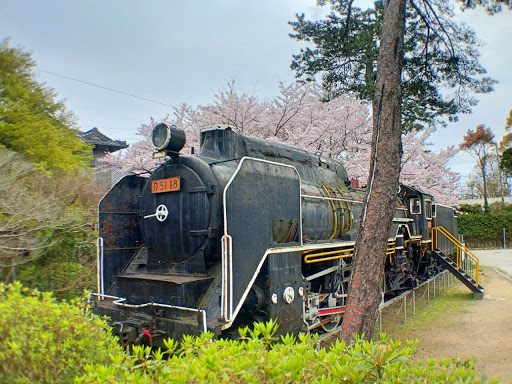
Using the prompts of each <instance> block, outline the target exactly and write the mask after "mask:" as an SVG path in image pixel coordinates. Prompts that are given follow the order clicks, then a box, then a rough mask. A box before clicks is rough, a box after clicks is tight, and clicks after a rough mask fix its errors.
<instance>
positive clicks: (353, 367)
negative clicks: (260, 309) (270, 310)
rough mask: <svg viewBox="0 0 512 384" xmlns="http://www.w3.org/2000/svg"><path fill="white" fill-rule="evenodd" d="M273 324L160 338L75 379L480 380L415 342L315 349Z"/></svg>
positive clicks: (312, 340)
mask: <svg viewBox="0 0 512 384" xmlns="http://www.w3.org/2000/svg"><path fill="white" fill-rule="evenodd" d="M275 330H276V324H275V323H272V322H270V323H267V324H255V327H254V330H252V331H250V330H249V329H247V328H245V329H243V330H241V331H240V334H241V338H240V339H239V340H216V341H213V340H212V338H213V334H211V333H205V334H203V335H202V336H200V337H185V338H184V340H183V342H182V343H181V345H180V346H179V347H178V343H176V342H175V341H173V340H167V341H166V346H167V348H168V351H167V352H161V351H160V350H154V351H151V349H150V348H149V347H142V346H140V347H134V350H133V354H132V355H131V356H125V358H124V359H121V358H120V359H118V360H117V361H115V362H114V363H111V364H95V365H94V364H91V365H88V366H87V367H86V371H87V372H86V374H85V375H83V376H82V377H80V378H77V379H76V382H77V383H82V384H84V383H167V382H170V383H319V384H330V383H430V384H432V383H483V382H486V381H487V378H486V377H482V378H476V375H475V369H474V366H473V363H474V361H473V360H468V361H464V362H462V361H460V359H458V358H457V359H443V360H441V361H439V362H437V361H435V360H434V359H429V360H428V361H427V362H425V363H423V362H415V361H414V360H413V359H412V355H413V353H414V349H415V346H416V343H414V342H407V346H406V347H402V346H401V344H400V342H394V341H390V340H388V339H387V338H386V336H385V335H381V340H379V341H377V342H372V341H363V340H361V339H357V340H356V341H355V343H353V344H352V345H351V346H349V347H347V346H346V345H345V343H343V342H339V341H337V342H336V343H335V344H334V345H332V346H331V347H330V348H329V349H328V350H326V349H324V348H318V347H317V346H318V343H317V338H316V337H315V336H312V335H308V334H299V335H298V336H297V337H294V336H290V335H287V336H282V337H281V339H280V342H279V343H276V341H277V339H275V338H274V337H273V334H274V332H275Z"/></svg>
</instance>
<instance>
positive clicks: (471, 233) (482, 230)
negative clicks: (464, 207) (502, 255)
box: [457, 203, 512, 248]
mask: <svg viewBox="0 0 512 384" xmlns="http://www.w3.org/2000/svg"><path fill="white" fill-rule="evenodd" d="M457 224H458V229H459V232H460V233H461V234H462V235H464V240H465V241H466V243H467V244H468V245H469V246H470V247H475V248H488V247H491V248H493V247H496V246H498V247H500V246H502V245H503V228H505V235H506V236H507V238H506V242H507V243H509V244H510V241H512V206H511V205H503V204H501V203H498V204H493V205H491V212H489V213H486V212H476V213H469V214H465V215H461V216H459V217H458V218H457Z"/></svg>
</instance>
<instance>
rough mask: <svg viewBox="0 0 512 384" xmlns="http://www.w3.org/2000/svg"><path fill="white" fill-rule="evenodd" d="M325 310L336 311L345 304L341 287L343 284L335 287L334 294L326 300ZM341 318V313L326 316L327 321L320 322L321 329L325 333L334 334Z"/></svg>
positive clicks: (343, 291) (343, 290)
mask: <svg viewBox="0 0 512 384" xmlns="http://www.w3.org/2000/svg"><path fill="white" fill-rule="evenodd" d="M326 304H327V307H326V308H327V309H330V308H332V309H336V308H339V307H341V306H343V305H344V304H345V289H344V287H343V284H342V283H341V282H340V283H338V285H337V289H336V290H335V292H333V293H331V294H330V295H329V297H328V298H327V300H326ZM342 317H343V314H342V313H339V312H338V313H334V314H332V315H329V316H326V319H325V320H327V321H325V320H323V321H322V329H323V330H324V331H325V332H327V333H331V332H334V331H335V330H336V329H337V328H338V326H339V325H340V322H341V318H342Z"/></svg>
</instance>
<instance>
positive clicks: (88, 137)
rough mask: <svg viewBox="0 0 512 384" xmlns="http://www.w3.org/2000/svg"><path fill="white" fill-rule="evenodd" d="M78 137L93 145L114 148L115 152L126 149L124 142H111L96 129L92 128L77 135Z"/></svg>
mask: <svg viewBox="0 0 512 384" xmlns="http://www.w3.org/2000/svg"><path fill="white" fill-rule="evenodd" d="M79 137H80V139H81V140H82V141H85V142H86V143H89V144H93V145H103V146H106V147H111V148H112V149H114V148H116V150H117V149H123V148H128V144H126V141H121V140H112V139H111V138H110V137H108V136H106V135H104V134H103V133H101V132H100V131H99V130H98V128H93V129H90V130H88V131H87V132H82V133H80V134H79Z"/></svg>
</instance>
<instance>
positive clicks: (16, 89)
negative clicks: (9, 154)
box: [0, 40, 92, 173]
mask: <svg viewBox="0 0 512 384" xmlns="http://www.w3.org/2000/svg"><path fill="white" fill-rule="evenodd" d="M34 67H35V62H34V60H33V59H32V54H31V53H29V52H27V51H25V50H24V49H23V48H12V47H11V46H10V44H9V41H8V40H4V41H3V42H0V100H1V102H0V147H2V146H3V147H5V148H8V149H11V150H13V151H16V152H20V153H23V154H25V155H26V156H28V157H29V158H30V160H31V161H32V162H34V163H36V164H37V166H38V167H39V168H41V169H44V170H46V171H55V170H58V171H60V172H65V173H71V172H74V171H81V170H83V169H87V168H88V167H89V160H90V157H89V155H90V153H91V150H92V147H91V146H90V145H89V144H86V143H84V142H83V141H81V140H80V139H79V138H78V130H77V129H75V128H73V126H74V122H73V119H74V118H73V115H72V114H71V113H69V112H67V111H66V109H65V106H64V104H63V102H59V101H55V99H56V93H55V91H54V90H53V89H51V88H49V87H47V86H45V84H41V83H39V82H38V81H37V80H36V75H35V74H34Z"/></svg>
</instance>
